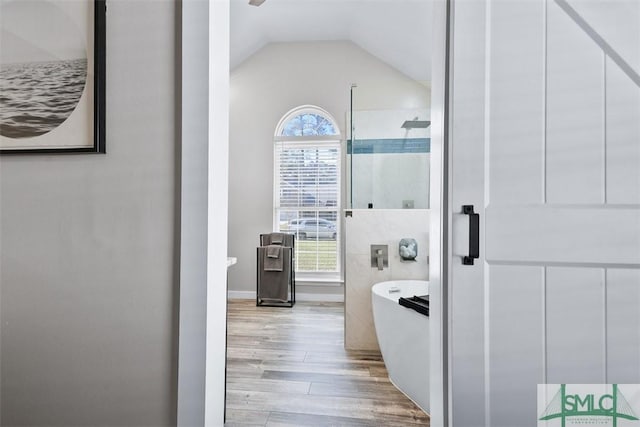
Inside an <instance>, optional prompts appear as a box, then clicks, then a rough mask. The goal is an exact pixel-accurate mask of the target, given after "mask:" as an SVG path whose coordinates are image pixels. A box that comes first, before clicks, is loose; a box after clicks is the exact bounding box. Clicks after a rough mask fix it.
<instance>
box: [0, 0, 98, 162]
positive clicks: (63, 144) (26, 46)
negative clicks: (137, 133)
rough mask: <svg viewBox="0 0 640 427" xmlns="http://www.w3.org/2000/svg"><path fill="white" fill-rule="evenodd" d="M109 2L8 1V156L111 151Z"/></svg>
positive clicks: (2, 140) (1, 67)
mask: <svg viewBox="0 0 640 427" xmlns="http://www.w3.org/2000/svg"><path fill="white" fill-rule="evenodd" d="M105 78H106V0H30V1H20V0H0V155H6V154H27V153H106V144H105V127H106V126H105V104H106V103H105V92H106V80H105Z"/></svg>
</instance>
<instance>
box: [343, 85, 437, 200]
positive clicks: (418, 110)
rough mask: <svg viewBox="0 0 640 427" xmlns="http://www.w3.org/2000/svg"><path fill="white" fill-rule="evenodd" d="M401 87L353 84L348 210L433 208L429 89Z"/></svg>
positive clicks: (347, 156)
mask: <svg viewBox="0 0 640 427" xmlns="http://www.w3.org/2000/svg"><path fill="white" fill-rule="evenodd" d="M413 84H414V85H415V82H413ZM398 88H399V84H398V82H389V83H377V84H372V83H365V84H362V83H359V84H354V85H352V86H351V94H350V95H351V108H350V111H349V112H348V114H347V126H348V133H347V138H348V140H347V150H346V162H345V165H346V180H345V182H346V186H347V191H346V194H347V203H346V206H347V207H348V208H352V209H367V208H374V209H413V208H415V209H426V208H428V207H429V157H430V154H429V153H430V128H429V126H430V124H431V122H430V111H429V88H428V87H427V86H424V90H423V91H421V92H416V91H411V92H409V91H403V90H402V87H401V86H400V90H398Z"/></svg>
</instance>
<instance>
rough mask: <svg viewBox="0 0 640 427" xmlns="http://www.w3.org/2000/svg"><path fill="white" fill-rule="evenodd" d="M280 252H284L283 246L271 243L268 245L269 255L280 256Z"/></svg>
mask: <svg viewBox="0 0 640 427" xmlns="http://www.w3.org/2000/svg"><path fill="white" fill-rule="evenodd" d="M280 252H282V246H277V245H269V246H267V257H269V258H280Z"/></svg>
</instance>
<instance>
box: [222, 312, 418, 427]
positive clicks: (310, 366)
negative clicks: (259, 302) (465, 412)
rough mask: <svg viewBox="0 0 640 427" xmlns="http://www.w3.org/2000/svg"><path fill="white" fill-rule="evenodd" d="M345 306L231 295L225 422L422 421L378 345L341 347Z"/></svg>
mask: <svg viewBox="0 0 640 427" xmlns="http://www.w3.org/2000/svg"><path fill="white" fill-rule="evenodd" d="M343 313H344V305H343V304H342V303H319V302H315V303H312V302H298V303H296V305H295V306H294V307H293V308H282V307H256V305H255V301H252V300H230V301H229V315H228V338H227V339H228V343H227V344H228V351H227V422H226V424H225V426H228V427H231V426H267V427H276V426H296V427H302V426H349V427H351V426H358V427H365V426H376V427H379V426H385V427H386V426H389V427H395V426H398V427H400V426H409V427H410V426H428V425H429V416H428V415H427V414H425V413H424V412H422V411H421V410H420V408H418V407H417V406H416V405H415V404H414V403H413V402H411V400H409V399H408V398H407V397H406V396H405V395H403V394H402V393H401V392H399V391H398V390H397V389H396V388H395V387H394V386H393V384H391V383H390V382H389V379H388V377H387V371H386V369H385V367H384V363H383V361H382V357H381V356H380V353H378V352H371V351H346V350H345V349H344V340H343V335H344V334H343V328H344V314H343Z"/></svg>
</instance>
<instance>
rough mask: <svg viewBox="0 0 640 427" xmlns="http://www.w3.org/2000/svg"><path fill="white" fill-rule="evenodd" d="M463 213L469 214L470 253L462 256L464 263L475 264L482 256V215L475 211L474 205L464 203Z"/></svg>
mask: <svg viewBox="0 0 640 427" xmlns="http://www.w3.org/2000/svg"><path fill="white" fill-rule="evenodd" d="M462 213H463V214H465V215H469V255H467V256H464V257H462V264H464V265H473V260H474V259H476V258H479V257H480V215H479V214H477V213H475V212H474V211H473V205H463V206H462Z"/></svg>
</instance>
